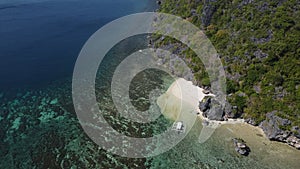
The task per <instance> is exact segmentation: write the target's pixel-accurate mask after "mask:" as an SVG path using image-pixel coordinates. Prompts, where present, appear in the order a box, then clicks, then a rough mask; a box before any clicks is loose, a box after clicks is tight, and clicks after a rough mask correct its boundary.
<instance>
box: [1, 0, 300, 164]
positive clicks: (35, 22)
mask: <svg viewBox="0 0 300 169" xmlns="http://www.w3.org/2000/svg"><path fill="white" fill-rule="evenodd" d="M149 5H150V7H149ZM151 5H153V3H150V4H149V1H142V0H128V1H125V0H114V1H112V0H101V1H100V0H92V1H83V0H62V1H59V0H48V1H47V0H44V1H42V0H40V1H39V0H34V1H21V0H15V1H9V3H8V1H0V23H1V24H0V37H1V41H0V51H1V52H0V59H1V62H0V78H1V81H0V150H1V151H0V168H71V167H73V168H151V167H152V168H179V169H184V168H187V169H191V168H299V167H298V166H299V163H298V161H299V160H298V159H300V156H299V152H297V151H295V150H294V149H292V148H290V147H288V146H286V145H283V144H281V143H270V142H267V141H266V140H263V139H261V140H260V139H259V138H260V137H258V136H257V135H256V134H257V131H255V132H254V131H253V132H251V129H249V128H247V127H246V128H243V127H242V126H237V127H236V129H235V128H234V127H233V128H231V130H236V131H238V130H242V131H240V132H236V133H231V132H230V130H228V128H230V127H228V126H225V127H223V128H220V129H218V130H217V131H216V132H215V134H214V136H213V137H212V138H211V139H210V140H209V141H208V142H206V143H205V144H199V143H198V140H197V137H198V135H199V132H200V129H201V121H198V122H197V123H196V126H195V128H194V129H193V130H192V131H191V133H190V134H189V135H188V137H186V138H185V139H184V140H183V141H182V142H181V143H180V144H178V145H177V146H176V147H175V148H174V149H172V150H170V151H168V152H166V153H164V154H162V155H159V156H157V157H154V158H149V159H128V158H121V157H118V156H115V155H112V154H110V153H107V152H105V151H104V150H102V149H99V148H98V146H97V145H96V144H94V143H93V142H92V141H91V140H90V139H89V138H88V137H87V136H86V135H85V134H84V132H83V130H82V129H81V127H80V125H79V123H78V120H77V118H76V115H75V113H74V109H73V104H72V98H71V81H70V80H71V75H72V70H73V66H74V63H75V61H76V57H77V55H78V53H79V51H80V49H81V47H82V45H83V44H84V42H85V41H86V40H87V39H88V38H89V37H90V35H91V34H92V33H94V32H95V31H96V30H97V29H99V28H100V27H101V26H102V25H104V24H105V23H107V22H109V21H111V20H113V19H116V18H118V17H120V16H123V15H126V14H129V13H134V12H141V11H145V10H147V9H151V8H152V6H151ZM146 45H147V43H146V41H145V38H144V37H139V38H135V39H131V40H128V41H125V42H123V43H122V44H120V45H119V46H117V47H116V48H115V49H114V50H112V51H111V52H110V53H109V54H108V57H107V58H106V60H105V64H102V65H100V68H99V72H98V77H99V79H98V80H97V81H96V82H97V87H96V88H97V99H98V101H99V103H100V105H105V106H101V107H100V108H101V110H102V111H103V112H104V114H105V116H106V118H107V119H110V120H109V121H110V123H111V124H112V125H113V126H114V127H115V128H118V129H119V130H120V132H123V133H125V134H126V135H129V136H133V137H134V136H135V137H147V136H151V135H153V134H157V133H160V132H162V131H163V130H164V129H165V128H166V127H169V126H170V125H171V122H170V121H168V120H166V119H164V118H162V117H161V118H159V119H158V120H157V123H153V124H150V125H143V126H142V125H139V124H136V123H131V122H130V121H128V120H126V119H121V118H118V117H117V116H116V109H115V108H114V107H113V105H112V100H111V98H110V94H109V92H110V90H109V89H110V88H109V82H110V75H111V73H112V70H113V68H114V66H116V65H117V64H118V62H120V61H121V60H122V58H123V57H125V56H126V55H127V54H129V53H132V52H134V51H136V50H139V49H140V48H144V47H146ZM149 75H150V76H149ZM161 77H162V78H164V76H162V75H161ZM139 78H141V81H144V83H143V84H138V83H137V84H136V85H138V86H139V90H147V89H149V90H150V89H151V88H152V87H153V86H151V85H145V84H151V83H147V81H146V83H145V80H153V79H156V81H155V82H156V83H154V86H155V85H161V86H162V88H163V89H167V88H168V86H169V85H170V81H168V82H169V83H166V84H162V82H165V81H164V80H161V79H160V78H159V76H158V77H157V76H155V75H154V74H153V75H151V73H150V74H149V73H148V74H147V73H146V74H144V75H143V76H141V77H139ZM8 91H13V92H8ZM136 94H139V92H136ZM146 102H147V99H146ZM142 106H145V107H147V103H145V104H144V105H143V104H142ZM243 132H244V133H249V134H245V135H240V134H237V133H243ZM255 135H256V137H255ZM232 137H245V140H246V141H248V142H249V146H250V147H252V148H253V149H252V150H253V152H252V153H251V154H250V156H249V157H240V156H238V155H237V154H236V153H235V152H234V150H233V146H232V144H231V141H230V139H231V138H232ZM247 137H248V138H247ZM249 137H253V138H255V139H254V140H252V139H250V138H249ZM262 142H264V143H266V144H267V146H266V145H265V144H263V143H262ZM272 145H273V146H272ZM282 152H288V155H284V153H282ZM273 156H274V158H272V157H273Z"/></svg>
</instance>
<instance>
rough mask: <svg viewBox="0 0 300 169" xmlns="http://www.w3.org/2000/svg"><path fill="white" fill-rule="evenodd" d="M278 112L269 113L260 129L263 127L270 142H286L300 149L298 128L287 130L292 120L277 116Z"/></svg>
mask: <svg viewBox="0 0 300 169" xmlns="http://www.w3.org/2000/svg"><path fill="white" fill-rule="evenodd" d="M276 112H277V111H272V112H269V113H267V115H266V120H264V121H263V122H262V123H261V124H260V125H259V127H261V128H262V129H263V131H264V133H265V134H266V136H267V137H268V138H269V139H270V140H275V141H280V142H285V143H287V144H289V145H291V146H293V147H295V148H297V149H300V137H299V136H300V131H299V127H298V126H294V127H293V128H292V131H293V132H292V131H290V130H287V129H285V128H286V127H287V126H288V125H290V124H291V122H290V120H288V119H283V118H281V117H278V116H277V115H276Z"/></svg>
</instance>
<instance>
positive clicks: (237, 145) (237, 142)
mask: <svg viewBox="0 0 300 169" xmlns="http://www.w3.org/2000/svg"><path fill="white" fill-rule="evenodd" d="M232 141H233V144H234V149H235V151H236V152H238V153H239V154H241V155H244V156H248V155H249V153H250V152H251V150H250V148H249V147H248V146H247V145H246V143H245V141H244V140H242V139H238V138H234V139H232Z"/></svg>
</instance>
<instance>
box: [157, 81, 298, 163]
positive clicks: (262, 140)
mask: <svg viewBox="0 0 300 169" xmlns="http://www.w3.org/2000/svg"><path fill="white" fill-rule="evenodd" d="M179 86H180V87H179ZM180 89H182V92H181V91H180ZM202 90H203V89H201V88H199V87H196V86H194V85H192V83H191V82H189V81H186V80H184V79H178V80H177V81H175V82H174V83H173V84H172V85H171V86H170V88H169V89H168V90H167V92H166V93H165V94H163V95H162V96H161V97H160V98H158V105H159V106H160V107H161V110H162V114H163V115H164V116H165V117H166V118H168V119H171V120H176V118H178V117H179V116H178V113H180V112H178V109H180V108H179V107H178V106H182V107H184V108H185V110H182V111H183V112H186V108H187V109H190V110H199V109H197V108H198V103H199V100H197V99H200V100H201V99H203V98H204V97H205V94H204V93H202ZM183 92H185V93H183ZM179 93H182V94H183V95H186V98H189V99H187V100H184V101H181V99H182V97H180V95H179ZM195 93H198V94H199V95H198V96H199V97H198V98H197V97H195ZM181 104H182V105H181ZM181 116H182V115H181ZM179 119H180V118H179ZM177 120H178V119H177ZM204 120H207V121H209V120H208V119H206V118H204V117H203V116H202V115H201V112H200V114H199V115H198V117H197V120H196V123H195V124H194V126H193V129H192V130H191V131H190V133H189V134H188V136H187V137H186V138H185V139H184V140H183V141H182V142H181V143H179V144H178V145H177V146H176V147H175V148H174V149H172V150H170V151H169V152H167V153H165V154H162V155H160V156H158V157H157V158H154V160H153V163H154V164H153V166H155V165H166V164H164V163H163V162H161V161H160V159H164V160H163V161H167V160H166V159H165V158H169V159H170V160H171V161H173V162H174V161H177V160H178V161H185V163H186V164H182V165H184V166H183V167H187V166H188V167H195V166H197V165H198V166H202V165H207V167H209V168H210V167H218V168H219V167H220V168H249V166H252V167H251V168H298V167H299V165H300V164H299V160H300V151H299V150H296V149H295V148H292V147H290V146H288V145H286V144H284V143H280V142H275V141H270V140H269V139H268V138H267V137H266V136H265V135H264V132H263V131H262V129H261V128H259V127H255V126H252V125H250V124H247V123H245V122H243V120H237V121H236V120H229V121H223V122H216V121H213V122H212V123H218V127H217V128H216V130H215V131H214V133H213V134H212V136H211V137H210V138H209V139H208V140H207V141H206V142H204V143H199V140H198V139H199V138H198V137H199V134H200V132H201V129H202V128H203V124H202V123H203V121H204ZM210 122H211V121H210ZM233 138H242V139H243V140H245V141H246V143H247V145H248V146H249V147H250V149H251V152H250V155H249V156H247V157H242V156H240V155H239V154H237V153H236V152H235V150H234V147H233V144H232V139H233ZM191 145H192V146H191ZM180 151H182V154H183V155H182V156H178V159H177V160H176V156H175V155H173V154H178V153H180ZM185 154H190V156H185ZM173 158H175V159H173ZM193 161H194V162H193ZM200 162H201V164H200ZM180 164H181V163H180ZM180 164H177V165H180ZM169 165H171V166H172V164H169V163H168V164H167V166H169ZM153 168H155V167H153Z"/></svg>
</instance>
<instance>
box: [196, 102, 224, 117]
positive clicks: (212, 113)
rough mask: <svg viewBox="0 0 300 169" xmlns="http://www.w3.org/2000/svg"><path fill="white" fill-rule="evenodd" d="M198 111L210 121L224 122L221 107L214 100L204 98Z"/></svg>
mask: <svg viewBox="0 0 300 169" xmlns="http://www.w3.org/2000/svg"><path fill="white" fill-rule="evenodd" d="M199 109H200V110H201V111H202V112H203V116H204V117H206V118H208V119H210V120H219V121H223V120H224V114H225V113H224V110H223V108H222V105H221V104H220V103H219V102H218V101H217V100H216V99H215V98H205V99H203V100H202V101H201V102H200V103H199Z"/></svg>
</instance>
